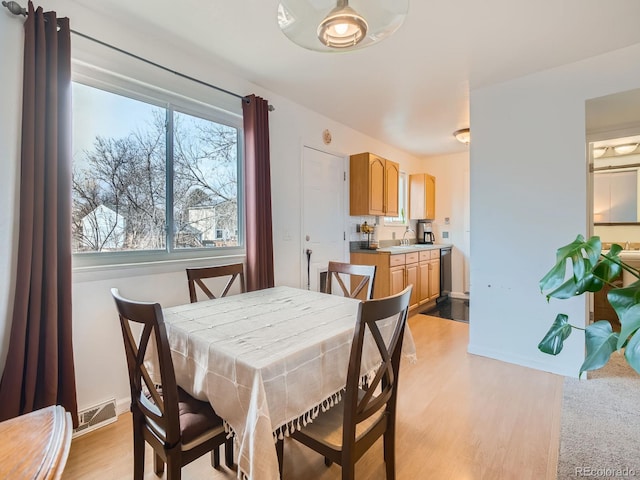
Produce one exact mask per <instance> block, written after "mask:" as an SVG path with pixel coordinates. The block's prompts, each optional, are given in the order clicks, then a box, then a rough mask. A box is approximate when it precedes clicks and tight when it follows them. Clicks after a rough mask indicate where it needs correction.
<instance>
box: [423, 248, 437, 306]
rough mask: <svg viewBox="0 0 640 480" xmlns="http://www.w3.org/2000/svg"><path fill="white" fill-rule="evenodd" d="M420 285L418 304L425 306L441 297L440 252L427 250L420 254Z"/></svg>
mask: <svg viewBox="0 0 640 480" xmlns="http://www.w3.org/2000/svg"><path fill="white" fill-rule="evenodd" d="M418 269H419V276H420V280H419V281H418V285H420V290H419V295H418V303H419V304H420V305H423V304H425V303H429V302H431V301H434V300H435V299H437V298H438V297H439V296H440V250H438V249H434V250H425V251H422V252H420V263H419V265H418Z"/></svg>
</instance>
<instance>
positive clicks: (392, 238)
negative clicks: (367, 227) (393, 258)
mask: <svg viewBox="0 0 640 480" xmlns="http://www.w3.org/2000/svg"><path fill="white" fill-rule="evenodd" d="M395 239H396V232H391V240H395Z"/></svg>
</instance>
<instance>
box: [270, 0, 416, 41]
mask: <svg viewBox="0 0 640 480" xmlns="http://www.w3.org/2000/svg"><path fill="white" fill-rule="evenodd" d="M408 10H409V0H351V1H346V0H280V3H279V4H278V26H279V27H280V30H282V33H284V34H285V35H286V37H287V38H289V40H291V41H292V42H294V43H295V44H297V45H299V46H301V47H304V48H306V49H308V50H314V51H318V52H344V51H348V50H356V49H360V48H364V47H366V46H368V45H372V44H373V43H376V42H379V41H381V40H383V39H385V38H387V37H388V36H389V35H391V34H392V33H393V32H395V31H396V30H398V28H400V26H401V25H402V23H403V22H404V19H405V17H406V16H407V12H408Z"/></svg>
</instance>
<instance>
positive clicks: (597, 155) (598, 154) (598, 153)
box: [593, 147, 608, 158]
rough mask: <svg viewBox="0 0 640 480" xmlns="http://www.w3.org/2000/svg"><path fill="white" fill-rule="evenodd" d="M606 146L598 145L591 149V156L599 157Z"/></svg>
mask: <svg viewBox="0 0 640 480" xmlns="http://www.w3.org/2000/svg"><path fill="white" fill-rule="evenodd" d="M607 148H608V147H599V148H594V149H593V158H600V157H601V156H603V155H604V154H605V152H606V151H607Z"/></svg>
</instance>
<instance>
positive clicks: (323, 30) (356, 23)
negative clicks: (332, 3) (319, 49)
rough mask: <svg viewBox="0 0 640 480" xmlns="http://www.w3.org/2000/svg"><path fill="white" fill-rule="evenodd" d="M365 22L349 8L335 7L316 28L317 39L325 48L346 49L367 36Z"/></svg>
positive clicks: (367, 26)
mask: <svg viewBox="0 0 640 480" xmlns="http://www.w3.org/2000/svg"><path fill="white" fill-rule="evenodd" d="M368 28H369V25H367V21H366V20H365V19H364V18H362V17H361V16H360V15H358V14H357V13H356V11H355V10H354V9H353V8H351V7H349V6H344V7H336V8H334V9H333V10H332V11H331V12H330V13H329V15H327V17H326V18H325V19H324V20H322V22H320V25H319V26H318V38H319V39H320V41H321V42H322V43H323V44H325V45H326V46H327V47H334V48H348V47H353V46H355V45H357V44H358V43H360V42H361V41H362V39H363V38H364V36H365V35H366V34H367V29H368Z"/></svg>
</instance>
